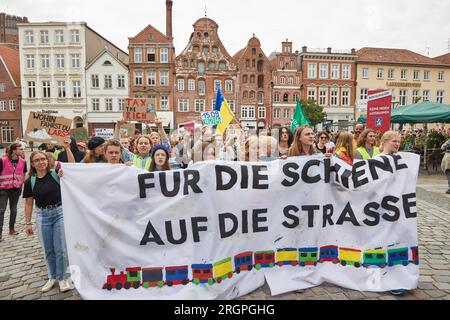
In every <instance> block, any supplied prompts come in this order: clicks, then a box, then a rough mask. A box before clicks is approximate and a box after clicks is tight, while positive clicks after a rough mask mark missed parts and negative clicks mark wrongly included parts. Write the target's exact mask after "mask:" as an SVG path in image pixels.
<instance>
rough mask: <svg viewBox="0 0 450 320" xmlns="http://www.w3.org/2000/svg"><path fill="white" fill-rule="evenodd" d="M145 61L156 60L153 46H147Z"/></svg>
mask: <svg viewBox="0 0 450 320" xmlns="http://www.w3.org/2000/svg"><path fill="white" fill-rule="evenodd" d="M147 62H150V63H154V62H156V54H155V48H147Z"/></svg>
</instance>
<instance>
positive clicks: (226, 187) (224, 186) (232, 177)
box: [216, 166, 238, 191]
mask: <svg viewBox="0 0 450 320" xmlns="http://www.w3.org/2000/svg"><path fill="white" fill-rule="evenodd" d="M222 173H227V174H228V175H229V176H230V182H228V183H227V184H223V177H222ZM237 179H238V176H237V173H236V171H234V170H233V169H232V168H230V167H227V166H216V182H217V188H216V189H217V191H226V190H230V189H231V188H233V186H234V185H235V184H236V182H237Z"/></svg>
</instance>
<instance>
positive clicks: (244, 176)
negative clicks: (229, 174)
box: [241, 166, 248, 190]
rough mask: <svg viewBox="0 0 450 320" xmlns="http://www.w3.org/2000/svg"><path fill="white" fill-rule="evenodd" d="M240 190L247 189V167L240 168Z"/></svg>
mask: <svg viewBox="0 0 450 320" xmlns="http://www.w3.org/2000/svg"><path fill="white" fill-rule="evenodd" d="M241 176H242V180H241V189H242V190H245V189H248V167H247V166H241Z"/></svg>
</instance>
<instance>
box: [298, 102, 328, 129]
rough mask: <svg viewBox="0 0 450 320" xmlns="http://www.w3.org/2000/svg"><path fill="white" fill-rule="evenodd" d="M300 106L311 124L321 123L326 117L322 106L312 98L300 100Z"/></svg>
mask: <svg viewBox="0 0 450 320" xmlns="http://www.w3.org/2000/svg"><path fill="white" fill-rule="evenodd" d="M302 108H303V112H304V113H305V115H306V117H307V118H308V119H309V121H311V125H313V126H315V125H317V124H319V123H322V122H323V121H324V120H325V119H326V117H327V114H326V113H325V112H324V111H323V107H321V106H319V105H318V104H317V102H316V101H314V100H302Z"/></svg>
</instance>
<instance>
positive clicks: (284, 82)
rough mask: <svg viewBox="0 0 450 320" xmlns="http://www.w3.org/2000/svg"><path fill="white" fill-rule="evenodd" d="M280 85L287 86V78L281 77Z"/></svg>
mask: <svg viewBox="0 0 450 320" xmlns="http://www.w3.org/2000/svg"><path fill="white" fill-rule="evenodd" d="M280 84H281V85H285V84H286V78H285V77H280Z"/></svg>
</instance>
